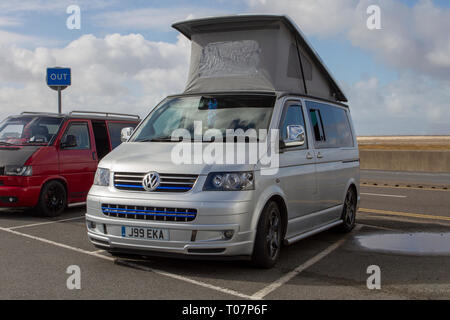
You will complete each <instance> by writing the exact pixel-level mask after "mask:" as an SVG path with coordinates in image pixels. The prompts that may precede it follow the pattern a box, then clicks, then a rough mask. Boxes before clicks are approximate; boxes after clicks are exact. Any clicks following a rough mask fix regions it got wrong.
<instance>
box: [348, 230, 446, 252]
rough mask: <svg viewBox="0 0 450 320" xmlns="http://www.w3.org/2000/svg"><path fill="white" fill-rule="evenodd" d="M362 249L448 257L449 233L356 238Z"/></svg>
mask: <svg viewBox="0 0 450 320" xmlns="http://www.w3.org/2000/svg"><path fill="white" fill-rule="evenodd" d="M356 241H357V242H358V244H359V245H360V246H362V247H364V248H367V249H370V250H376V251H384V252H395V253H403V254H412V255H450V233H381V234H379V233H378V234H368V235H362V236H357V237H356Z"/></svg>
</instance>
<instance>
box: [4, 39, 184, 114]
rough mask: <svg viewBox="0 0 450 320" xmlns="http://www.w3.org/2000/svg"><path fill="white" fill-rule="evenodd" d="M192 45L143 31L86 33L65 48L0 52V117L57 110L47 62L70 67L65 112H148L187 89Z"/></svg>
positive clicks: (13, 47)
mask: <svg viewBox="0 0 450 320" xmlns="http://www.w3.org/2000/svg"><path fill="white" fill-rule="evenodd" d="M189 50H190V45H189V42H188V40H187V39H185V38H184V37H182V36H179V38H178V41H177V42H176V43H166V42H151V41H147V40H146V39H145V38H144V37H143V36H142V35H140V34H129V35H119V34H111V35H107V36H105V37H104V38H97V37H95V36H93V35H84V36H82V37H80V38H79V39H77V40H75V41H73V42H71V43H70V44H69V45H67V46H66V47H64V48H62V49H48V48H37V49H35V50H27V49H23V48H19V47H17V46H9V47H4V48H3V49H2V50H1V51H0V117H1V118H4V117H6V116H7V115H8V114H10V113H17V112H18V111H22V110H31V111H55V109H56V92H55V91H52V90H51V89H49V88H48V87H47V86H46V85H45V83H44V78H45V70H46V68H47V67H48V66H56V65H58V66H70V67H71V68H72V75H73V80H72V86H71V87H70V88H68V89H66V90H65V91H64V92H63V111H69V110H75V109H78V110H80V109H82V110H97V111H116V112H124V111H126V112H134V113H137V114H140V115H141V116H144V115H146V114H147V112H148V110H149V108H150V107H152V106H154V105H155V103H157V102H158V101H159V100H160V99H162V98H163V97H164V96H166V95H168V94H170V93H179V92H181V91H183V89H184V85H185V82H186V80H187V69H188V62H189V61H188V58H189Z"/></svg>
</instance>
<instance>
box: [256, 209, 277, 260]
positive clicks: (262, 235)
mask: <svg viewBox="0 0 450 320" xmlns="http://www.w3.org/2000/svg"><path fill="white" fill-rule="evenodd" d="M281 227H282V221H281V213H280V209H279V208H278V205H277V204H276V203H275V202H273V201H271V202H269V203H267V204H266V206H265V207H264V210H263V212H262V213H261V217H260V218H259V222H258V227H257V230H256V238H255V244H254V248H253V255H252V262H253V264H254V265H255V266H257V267H260V268H266V269H268V268H272V267H273V266H274V265H275V263H276V262H277V260H278V258H279V256H280V250H281V241H282V228H281Z"/></svg>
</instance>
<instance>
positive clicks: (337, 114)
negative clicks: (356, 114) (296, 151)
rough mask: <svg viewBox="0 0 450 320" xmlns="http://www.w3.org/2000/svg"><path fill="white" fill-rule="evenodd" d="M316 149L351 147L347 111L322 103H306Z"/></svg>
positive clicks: (351, 140)
mask: <svg viewBox="0 0 450 320" xmlns="http://www.w3.org/2000/svg"><path fill="white" fill-rule="evenodd" d="M306 106H307V109H308V112H309V116H310V121H311V126H312V128H313V130H314V138H315V139H314V140H315V146H316V148H342V147H353V146H354V145H353V136H352V131H351V128H350V121H349V119H348V115H347V111H346V110H345V109H343V108H339V107H335V106H331V105H328V104H324V103H318V102H312V101H307V102H306Z"/></svg>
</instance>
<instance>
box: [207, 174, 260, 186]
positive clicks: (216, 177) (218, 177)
mask: <svg viewBox="0 0 450 320" xmlns="http://www.w3.org/2000/svg"><path fill="white" fill-rule="evenodd" d="M254 189H255V177H254V174H253V172H212V173H210V174H208V177H207V178H206V181H205V185H204V186H203V191H245V190H254Z"/></svg>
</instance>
